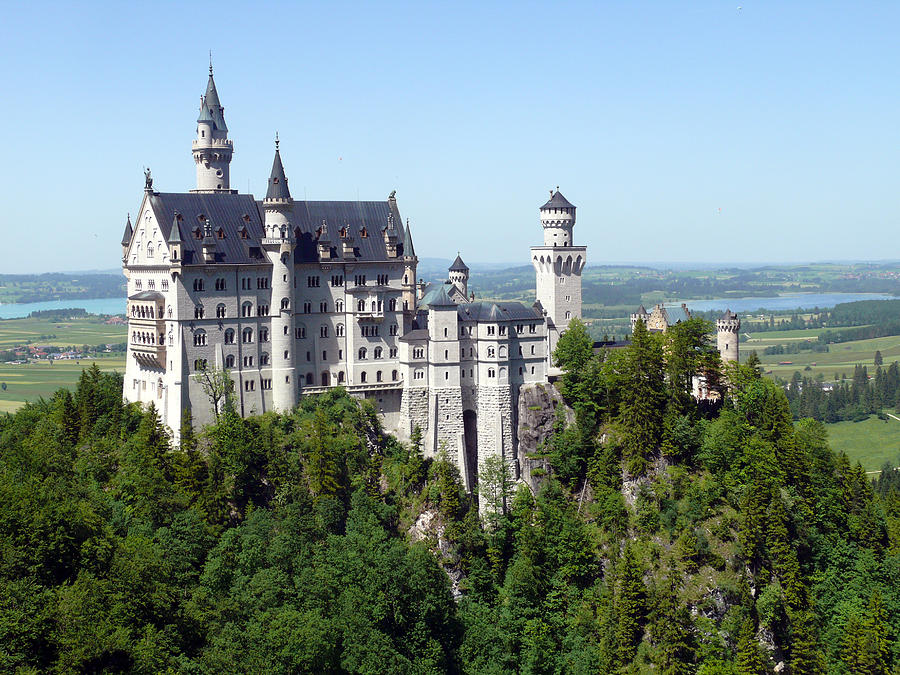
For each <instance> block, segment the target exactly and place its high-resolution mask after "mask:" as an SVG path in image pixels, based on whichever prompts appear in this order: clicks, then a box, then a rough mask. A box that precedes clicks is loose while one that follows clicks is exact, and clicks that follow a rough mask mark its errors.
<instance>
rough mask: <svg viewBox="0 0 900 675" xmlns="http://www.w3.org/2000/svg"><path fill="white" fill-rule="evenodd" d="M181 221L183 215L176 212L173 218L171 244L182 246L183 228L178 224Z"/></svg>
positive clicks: (169, 240) (170, 232)
mask: <svg viewBox="0 0 900 675" xmlns="http://www.w3.org/2000/svg"><path fill="white" fill-rule="evenodd" d="M180 220H181V214H180V213H178V211H176V212H175V216H174V217H173V218H172V229H171V230H170V231H169V239H168V243H169V244H180V243H181V228H180V227H179V225H178V223H179V221H180Z"/></svg>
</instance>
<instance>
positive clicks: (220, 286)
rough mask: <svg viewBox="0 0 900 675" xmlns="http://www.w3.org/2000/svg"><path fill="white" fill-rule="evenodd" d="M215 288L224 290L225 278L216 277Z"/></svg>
mask: <svg viewBox="0 0 900 675" xmlns="http://www.w3.org/2000/svg"><path fill="white" fill-rule="evenodd" d="M216 290H217V291H224V290H225V279H223V278H221V277H219V278H218V279H216Z"/></svg>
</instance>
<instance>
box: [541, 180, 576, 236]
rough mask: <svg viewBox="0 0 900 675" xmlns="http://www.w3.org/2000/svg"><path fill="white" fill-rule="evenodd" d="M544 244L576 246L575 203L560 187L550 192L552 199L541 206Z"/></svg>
mask: <svg viewBox="0 0 900 675" xmlns="http://www.w3.org/2000/svg"><path fill="white" fill-rule="evenodd" d="M541 225H543V227H544V246H574V245H575V244H574V241H573V240H572V229H573V228H574V227H575V205H574V204H572V203H571V202H569V200H568V199H566V198H565V197H563V194H562V192H560V191H559V188H556V192H553V191H551V192H550V200H549V201H548V202H547V203H546V204H544V205H543V206H542V207H541Z"/></svg>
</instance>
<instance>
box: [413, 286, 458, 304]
mask: <svg viewBox="0 0 900 675" xmlns="http://www.w3.org/2000/svg"><path fill="white" fill-rule="evenodd" d="M418 306H419V307H455V306H456V303H455V302H454V301H453V298H451V297H450V295H449V294H448V293H447V284H441V285H440V286H437V287H435V288H433V289H432V290H430V291H428V292H427V293H426V294H425V295H424V296H423V297H422V299H421V300H419V303H418Z"/></svg>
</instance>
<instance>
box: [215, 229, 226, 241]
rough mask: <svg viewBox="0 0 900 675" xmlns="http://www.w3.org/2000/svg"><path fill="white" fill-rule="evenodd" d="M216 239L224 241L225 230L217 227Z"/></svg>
mask: <svg viewBox="0 0 900 675" xmlns="http://www.w3.org/2000/svg"><path fill="white" fill-rule="evenodd" d="M216 237H217V238H219V239H224V238H225V230H223V229H222V228H221V227H219V228H218V229H217V230H216Z"/></svg>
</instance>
